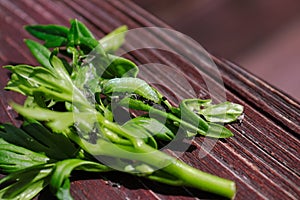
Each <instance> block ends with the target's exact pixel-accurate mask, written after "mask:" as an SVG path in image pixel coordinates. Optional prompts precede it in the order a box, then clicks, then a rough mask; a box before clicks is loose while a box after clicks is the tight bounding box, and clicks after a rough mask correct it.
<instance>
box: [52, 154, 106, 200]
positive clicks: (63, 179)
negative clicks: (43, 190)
mask: <svg viewBox="0 0 300 200" xmlns="http://www.w3.org/2000/svg"><path fill="white" fill-rule="evenodd" d="M84 166H89V167H90V168H92V169H93V170H95V171H98V172H105V171H109V170H110V168H108V167H106V166H104V165H101V164H99V163H95V162H91V161H85V160H79V159H67V160H63V161H60V162H58V163H56V165H55V169H54V171H53V174H52V177H51V180H50V189H51V191H52V192H53V193H54V194H56V197H57V198H58V199H61V200H65V199H73V198H72V197H71V195H70V193H69V189H70V184H69V176H70V174H71V172H72V171H73V170H74V169H76V168H79V169H87V170H89V169H88V168H85V167H84ZM80 167H81V168H80Z"/></svg>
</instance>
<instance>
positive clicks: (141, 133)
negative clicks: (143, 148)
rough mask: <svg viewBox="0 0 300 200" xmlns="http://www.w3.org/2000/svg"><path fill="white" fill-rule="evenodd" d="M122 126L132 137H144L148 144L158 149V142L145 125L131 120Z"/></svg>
mask: <svg viewBox="0 0 300 200" xmlns="http://www.w3.org/2000/svg"><path fill="white" fill-rule="evenodd" d="M122 128H124V129H126V130H127V131H129V133H130V135H131V136H132V137H134V138H137V139H142V140H144V141H145V143H146V144H148V145H149V146H151V147H153V148H154V149H157V143H156V141H155V139H154V137H153V136H152V135H151V133H150V132H149V131H148V130H147V129H146V128H144V127H143V126H140V125H139V124H137V123H134V122H130V121H129V122H128V123H125V124H123V126H122Z"/></svg>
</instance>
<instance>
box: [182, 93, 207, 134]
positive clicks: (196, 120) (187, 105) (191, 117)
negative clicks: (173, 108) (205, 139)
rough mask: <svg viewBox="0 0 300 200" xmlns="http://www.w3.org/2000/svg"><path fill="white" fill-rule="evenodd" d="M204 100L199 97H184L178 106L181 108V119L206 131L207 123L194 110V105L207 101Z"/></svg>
mask: <svg viewBox="0 0 300 200" xmlns="http://www.w3.org/2000/svg"><path fill="white" fill-rule="evenodd" d="M207 102H208V101H206V100H200V99H185V100H183V101H182V102H181V103H180V105H179V107H180V110H181V120H184V121H187V122H189V123H190V124H192V125H193V126H195V127H198V129H200V130H203V131H207V130H208V124H207V122H206V121H204V120H203V119H202V118H201V117H200V116H199V115H197V114H196V113H195V112H194V108H195V105H198V106H199V104H203V103H207Z"/></svg>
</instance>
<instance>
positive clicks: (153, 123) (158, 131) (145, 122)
mask: <svg viewBox="0 0 300 200" xmlns="http://www.w3.org/2000/svg"><path fill="white" fill-rule="evenodd" d="M129 124H136V125H138V126H140V127H143V128H144V129H145V130H146V131H147V132H149V133H150V134H151V135H152V136H154V137H155V138H157V139H160V140H165V141H171V140H172V139H174V138H175V135H174V134H173V132H172V131H171V130H170V129H169V128H167V127H166V126H165V125H164V124H162V123H160V122H159V121H157V120H156V119H154V118H146V117H136V118H133V119H131V120H130V121H128V122H126V125H129Z"/></svg>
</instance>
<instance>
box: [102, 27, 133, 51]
mask: <svg viewBox="0 0 300 200" xmlns="http://www.w3.org/2000/svg"><path fill="white" fill-rule="evenodd" d="M127 30H128V28H127V26H120V27H118V28H116V29H115V30H113V31H112V32H110V33H109V34H107V35H106V36H104V37H103V38H101V39H100V40H99V43H100V44H101V46H102V47H103V49H104V51H105V52H107V53H113V52H115V51H116V50H118V49H119V48H120V47H121V46H122V45H123V44H124V42H125V36H126V32H127Z"/></svg>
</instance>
